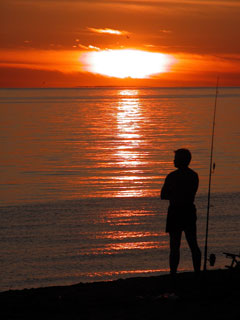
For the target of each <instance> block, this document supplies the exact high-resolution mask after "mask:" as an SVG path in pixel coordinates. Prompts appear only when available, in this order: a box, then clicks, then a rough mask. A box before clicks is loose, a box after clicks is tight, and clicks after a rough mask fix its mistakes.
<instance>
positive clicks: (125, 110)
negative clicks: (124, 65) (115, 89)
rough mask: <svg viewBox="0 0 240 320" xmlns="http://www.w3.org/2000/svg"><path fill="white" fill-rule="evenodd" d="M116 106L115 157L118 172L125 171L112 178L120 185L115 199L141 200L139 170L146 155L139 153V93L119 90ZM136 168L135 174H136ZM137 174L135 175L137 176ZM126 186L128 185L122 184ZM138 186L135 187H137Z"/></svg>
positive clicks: (141, 116) (141, 180)
mask: <svg viewBox="0 0 240 320" xmlns="http://www.w3.org/2000/svg"><path fill="white" fill-rule="evenodd" d="M118 95H119V101H118V105H117V114H116V121H117V127H116V129H117V132H116V140H117V144H116V146H115V151H114V156H115V158H116V161H117V163H118V165H119V166H120V167H121V168H125V169H126V168H127V171H125V175H121V176H119V177H115V180H117V181H119V182H120V183H122V184H123V185H122V186H121V187H120V189H119V191H118V192H117V194H116V196H117V197H121V196H124V197H125V196H131V197H134V196H141V195H143V192H142V191H141V185H143V180H144V179H146V177H144V172H143V170H141V169H140V168H139V167H141V166H143V165H147V163H146V154H144V153H140V145H141V143H142V142H143V136H142V134H141V126H142V119H143V115H142V112H141V103H140V99H139V98H138V95H139V92H138V90H132V89H124V90H120V91H119V93H118ZM137 168H138V171H137ZM136 173H137V175H136ZM126 182H127V183H128V184H127V185H126V184H124V183H126ZM136 184H137V185H136Z"/></svg>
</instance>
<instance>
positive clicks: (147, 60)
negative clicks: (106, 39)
mask: <svg viewBox="0 0 240 320" xmlns="http://www.w3.org/2000/svg"><path fill="white" fill-rule="evenodd" d="M171 63H172V58H170V56H169V55H166V54H162V53H156V52H147V51H141V50H130V49H128V50H104V51H98V52H91V53H89V55H88V64H89V69H90V70H89V71H91V72H93V73H98V74H102V75H106V76H109V77H116V78H128V77H130V78H135V79H141V78H147V77H149V76H150V75H153V74H158V73H162V72H166V71H168V69H169V66H170V64H171Z"/></svg>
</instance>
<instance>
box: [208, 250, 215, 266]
mask: <svg viewBox="0 0 240 320" xmlns="http://www.w3.org/2000/svg"><path fill="white" fill-rule="evenodd" d="M208 261H209V264H210V266H211V267H214V265H215V262H216V255H215V254H214V253H211V254H210V256H209V259H208Z"/></svg>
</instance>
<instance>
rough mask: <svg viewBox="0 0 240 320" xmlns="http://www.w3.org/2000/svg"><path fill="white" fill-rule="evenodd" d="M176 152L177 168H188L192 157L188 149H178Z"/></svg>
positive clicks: (175, 163) (175, 162) (175, 161)
mask: <svg viewBox="0 0 240 320" xmlns="http://www.w3.org/2000/svg"><path fill="white" fill-rule="evenodd" d="M174 152H175V158H174V165H175V167H176V168H186V167H188V165H189V163H190V162H191V159H192V155H191V152H190V151H189V150H188V149H178V150H176V151H174Z"/></svg>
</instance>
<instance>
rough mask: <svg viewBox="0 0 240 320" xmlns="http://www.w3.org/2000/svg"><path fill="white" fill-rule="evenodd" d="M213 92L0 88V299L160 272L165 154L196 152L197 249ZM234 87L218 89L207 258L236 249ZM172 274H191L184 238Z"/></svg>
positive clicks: (239, 228)
mask: <svg viewBox="0 0 240 320" xmlns="http://www.w3.org/2000/svg"><path fill="white" fill-rule="evenodd" d="M214 101H215V89H214V88H187V89H183V88H174V89H170V88H169V89H159V88H135V89H129V88H91V89H88V88H86V89H85V88H84V89H82V88H81V89H1V90H0V146H1V149H0V150H1V158H0V272H1V278H0V291H3V290H8V289H16V288H31V287H40V286H50V285H64V284H72V283H77V282H81V281H82V282H88V281H97V280H113V279H117V278H125V277H130V276H139V275H140V276H142V275H157V274H161V273H167V272H168V236H167V235H166V234H165V232H164V231H165V219H166V210H167V205H168V203H167V202H165V201H160V200H159V199H158V197H159V192H160V189H161V186H162V183H163V181H164V178H165V176H166V174H167V173H169V172H170V171H172V170H174V167H173V156H174V153H173V151H174V150H176V149H177V148H181V147H186V148H189V149H190V150H191V151H192V156H193V159H192V163H191V167H192V168H193V169H194V170H196V171H197V172H198V174H199V177H200V187H199V191H198V195H197V198H196V206H197V209H198V238H199V244H200V246H201V248H202V249H203V247H204V238H205V220H206V207H207V191H208V176H209V157H210V146H211V130H212V120H213V108H214ZM239 138H240V88H220V89H219V95H218V101H217V114H216V127H215V140H214V157H213V160H214V162H215V163H216V168H215V171H214V173H213V176H212V185H211V186H212V193H211V194H212V197H211V210H210V226H209V228H210V230H209V253H211V252H214V253H215V254H217V264H216V268H219V267H224V266H225V265H226V264H229V262H230V261H228V259H226V258H225V256H224V255H223V254H222V252H224V251H230V252H235V253H239V251H240V243H239V239H240V219H239V212H240V164H239V160H240V140H239ZM179 269H180V271H186V270H187V271H188V270H192V265H191V256H190V253H189V249H188V247H187V245H186V242H185V239H184V238H183V242H182V251H181V262H180V266H179Z"/></svg>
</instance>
